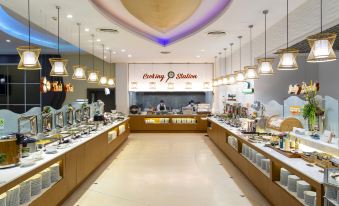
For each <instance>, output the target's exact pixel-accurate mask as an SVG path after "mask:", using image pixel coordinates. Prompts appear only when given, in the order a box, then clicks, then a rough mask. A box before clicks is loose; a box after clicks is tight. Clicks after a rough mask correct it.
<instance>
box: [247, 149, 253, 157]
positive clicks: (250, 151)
mask: <svg viewBox="0 0 339 206" xmlns="http://www.w3.org/2000/svg"><path fill="white" fill-rule="evenodd" d="M252 154H253V149H252V148H251V147H248V159H250V160H251V159H252Z"/></svg>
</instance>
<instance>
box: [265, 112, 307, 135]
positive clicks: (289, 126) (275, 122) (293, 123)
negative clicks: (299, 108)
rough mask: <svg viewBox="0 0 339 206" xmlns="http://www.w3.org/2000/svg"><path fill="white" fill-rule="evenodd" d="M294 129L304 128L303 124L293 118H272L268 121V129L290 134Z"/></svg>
mask: <svg viewBox="0 0 339 206" xmlns="http://www.w3.org/2000/svg"><path fill="white" fill-rule="evenodd" d="M293 127H297V128H303V125H302V124H301V122H300V121H299V120H298V119H296V118H293V117H288V118H283V117H280V116H272V117H270V118H269V119H268V120H267V124H266V128H268V129H271V130H274V131H278V132H290V131H292V130H293Z"/></svg>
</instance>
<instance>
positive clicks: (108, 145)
mask: <svg viewBox="0 0 339 206" xmlns="http://www.w3.org/2000/svg"><path fill="white" fill-rule="evenodd" d="M112 133H114V134H115V135H114V137H112V135H111V134H112ZM128 135H129V119H128V118H126V119H125V120H123V121H117V122H114V123H112V124H109V125H106V126H102V127H101V128H99V129H98V131H93V132H91V133H90V134H86V135H83V136H82V137H81V138H78V139H75V140H73V141H72V142H71V143H69V144H68V145H67V146H66V147H64V148H62V149H59V148H58V149H57V152H56V153H53V154H47V153H43V155H42V159H41V160H39V161H37V162H36V163H35V164H34V165H32V166H28V167H22V166H17V167H13V168H7V169H1V170H0V195H1V194H4V193H6V192H7V193H6V194H7V198H10V197H11V198H12V196H13V194H14V191H15V188H17V187H18V186H19V187H22V186H23V185H25V182H27V181H31V185H32V188H31V190H32V194H33V181H34V179H35V178H39V176H40V178H41V176H42V185H44V183H46V181H44V172H46V171H48V172H49V171H51V174H49V175H50V176H52V179H53V172H52V168H53V167H54V168H56V167H55V166H57V167H58V170H57V171H58V174H57V176H59V178H58V179H57V180H56V181H55V182H52V183H51V182H50V181H47V182H49V183H50V184H48V187H46V188H44V187H43V186H42V189H41V185H40V188H39V189H40V190H39V191H38V192H37V194H36V195H35V196H32V197H28V198H30V201H28V202H27V203H25V204H24V205H59V204H60V203H62V201H63V200H64V199H65V198H67V196H69V195H70V194H71V193H72V192H73V191H74V190H75V189H76V188H77V187H78V186H79V185H80V184H81V183H82V182H83V181H84V180H85V179H86V177H88V176H89V175H90V174H91V173H92V172H93V171H94V170H95V169H96V168H97V167H99V166H100V164H101V163H102V162H103V161H104V160H105V159H106V158H108V157H109V156H110V155H111V154H112V152H114V151H115V150H116V149H117V148H118V147H119V146H120V145H121V144H122V143H123V142H124V141H125V140H126V139H127V138H128ZM54 175H55V174H54ZM40 182H41V181H40ZM40 184H41V183H40ZM34 186H35V185H34ZM13 188H14V189H13ZM30 193H31V192H29V194H30ZM20 199H22V198H20Z"/></svg>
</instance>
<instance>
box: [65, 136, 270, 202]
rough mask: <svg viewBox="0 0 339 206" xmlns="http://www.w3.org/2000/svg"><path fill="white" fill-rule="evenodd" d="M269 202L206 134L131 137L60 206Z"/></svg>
mask: <svg viewBox="0 0 339 206" xmlns="http://www.w3.org/2000/svg"><path fill="white" fill-rule="evenodd" d="M70 205H79V206H146V205H147V206H227V205H229V206H243V205H258V206H259V205H260V206H265V205H269V203H268V202H267V201H266V200H265V199H264V198H263V197H262V196H261V195H260V193H259V192H258V191H257V190H256V189H255V188H254V186H252V185H251V184H250V183H249V181H248V180H247V179H246V178H245V177H244V176H243V175H242V174H241V173H240V171H239V170H237V169H236V168H235V166H234V165H232V163H231V162H230V161H229V160H228V159H227V158H225V156H224V155H223V154H222V153H221V152H220V151H219V150H218V149H217V148H216V146H215V145H214V144H213V143H212V142H211V141H210V140H209V138H208V137H205V136H204V134H131V135H130V138H129V140H128V141H127V142H126V143H125V144H124V145H123V146H122V147H121V148H120V149H119V151H117V152H116V153H115V155H113V156H112V157H111V158H109V159H108V160H107V161H106V162H105V163H104V164H103V165H102V166H101V167H100V168H99V169H98V170H97V171H96V172H95V173H94V174H93V175H92V176H91V177H90V178H89V179H88V180H87V181H86V182H85V183H84V184H83V185H82V186H81V187H80V188H79V189H78V190H77V191H76V192H75V193H74V194H73V195H72V196H71V197H70V198H69V199H68V200H67V201H66V202H65V203H64V206H70Z"/></svg>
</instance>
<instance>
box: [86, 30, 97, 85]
mask: <svg viewBox="0 0 339 206" xmlns="http://www.w3.org/2000/svg"><path fill="white" fill-rule="evenodd" d="M91 37H92V71H90V72H89V73H88V79H87V82H88V83H92V84H97V83H98V82H99V72H98V71H97V70H95V69H94V66H95V65H94V34H92V35H91Z"/></svg>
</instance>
